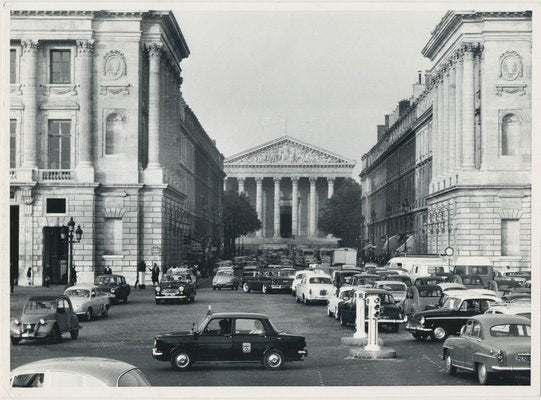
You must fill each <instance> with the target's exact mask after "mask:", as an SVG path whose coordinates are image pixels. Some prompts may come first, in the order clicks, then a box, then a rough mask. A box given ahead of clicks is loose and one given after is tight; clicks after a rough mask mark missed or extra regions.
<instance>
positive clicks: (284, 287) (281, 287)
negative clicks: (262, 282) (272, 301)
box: [271, 285, 291, 290]
mask: <svg viewBox="0 0 541 400" xmlns="http://www.w3.org/2000/svg"><path fill="white" fill-rule="evenodd" d="M271 289H273V290H291V286H288V285H271Z"/></svg>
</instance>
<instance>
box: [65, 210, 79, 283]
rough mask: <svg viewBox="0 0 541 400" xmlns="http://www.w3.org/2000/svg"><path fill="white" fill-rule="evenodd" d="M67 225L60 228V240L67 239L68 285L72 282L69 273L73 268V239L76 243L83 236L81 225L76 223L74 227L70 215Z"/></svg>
mask: <svg viewBox="0 0 541 400" xmlns="http://www.w3.org/2000/svg"><path fill="white" fill-rule="evenodd" d="M67 225H68V226H63V227H62V229H61V230H60V238H61V239H62V240H67V241H68V251H69V265H68V286H70V285H71V284H72V282H71V281H72V276H71V274H72V268H73V239H74V238H75V240H76V241H77V243H79V242H80V241H81V238H82V237H83V230H82V229H81V225H77V229H74V228H75V221H74V220H73V217H70V220H69V222H68V224H67ZM66 231H67V233H66ZM74 234H75V236H74Z"/></svg>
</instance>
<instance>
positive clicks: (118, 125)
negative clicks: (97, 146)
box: [105, 113, 124, 154]
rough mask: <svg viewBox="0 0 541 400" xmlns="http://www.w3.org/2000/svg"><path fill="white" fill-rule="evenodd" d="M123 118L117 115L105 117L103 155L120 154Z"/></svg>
mask: <svg viewBox="0 0 541 400" xmlns="http://www.w3.org/2000/svg"><path fill="white" fill-rule="evenodd" d="M123 131H124V118H123V117H122V115H120V114H118V113H112V114H109V115H108V116H107V119H106V121H105V154H116V153H121V152H122V138H123Z"/></svg>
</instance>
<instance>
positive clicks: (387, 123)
mask: <svg viewBox="0 0 541 400" xmlns="http://www.w3.org/2000/svg"><path fill="white" fill-rule="evenodd" d="M385 127H386V128H387V129H389V115H386V116H385Z"/></svg>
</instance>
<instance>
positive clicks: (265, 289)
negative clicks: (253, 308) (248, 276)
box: [261, 285, 270, 294]
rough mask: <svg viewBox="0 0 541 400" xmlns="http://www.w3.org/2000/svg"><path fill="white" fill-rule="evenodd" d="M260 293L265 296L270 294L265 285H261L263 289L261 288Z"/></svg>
mask: <svg viewBox="0 0 541 400" xmlns="http://www.w3.org/2000/svg"><path fill="white" fill-rule="evenodd" d="M261 291H262V292H263V293H265V294H269V293H270V290H269V288H268V286H267V285H263V287H262V288H261Z"/></svg>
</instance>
